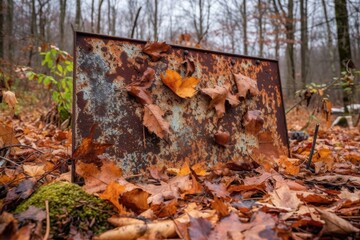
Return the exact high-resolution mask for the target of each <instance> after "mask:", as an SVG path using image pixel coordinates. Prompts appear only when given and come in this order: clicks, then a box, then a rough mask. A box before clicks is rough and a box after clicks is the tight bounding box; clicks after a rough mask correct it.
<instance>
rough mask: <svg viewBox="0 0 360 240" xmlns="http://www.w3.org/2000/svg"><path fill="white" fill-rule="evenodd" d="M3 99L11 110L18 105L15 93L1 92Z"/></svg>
mask: <svg viewBox="0 0 360 240" xmlns="http://www.w3.org/2000/svg"><path fill="white" fill-rule="evenodd" d="M2 94H3V99H4V101H5V102H6V103H7V104H8V105H9V107H11V108H15V105H16V104H17V103H18V101H17V100H16V96H15V93H13V92H11V91H3V93H2Z"/></svg>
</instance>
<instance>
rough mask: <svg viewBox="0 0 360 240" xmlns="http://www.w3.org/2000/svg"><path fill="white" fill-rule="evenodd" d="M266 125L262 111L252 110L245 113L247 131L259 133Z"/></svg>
mask: <svg viewBox="0 0 360 240" xmlns="http://www.w3.org/2000/svg"><path fill="white" fill-rule="evenodd" d="M263 125H264V119H263V118H262V114H261V111H259V110H251V111H248V112H247V113H246V115H245V129H246V131H247V132H249V133H252V134H257V133H258V132H259V131H260V130H261V129H262V128H263Z"/></svg>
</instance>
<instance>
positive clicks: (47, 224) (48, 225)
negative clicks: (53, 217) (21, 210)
mask: <svg viewBox="0 0 360 240" xmlns="http://www.w3.org/2000/svg"><path fill="white" fill-rule="evenodd" d="M45 208H46V232H45V236H44V238H43V240H47V239H49V235H50V213H49V201H48V200H45Z"/></svg>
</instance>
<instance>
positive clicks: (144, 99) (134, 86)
mask: <svg viewBox="0 0 360 240" xmlns="http://www.w3.org/2000/svg"><path fill="white" fill-rule="evenodd" d="M154 79H155V70H154V69H152V68H147V69H146V71H145V72H144V74H143V76H142V77H141V78H140V79H138V80H137V81H136V82H133V83H131V84H129V85H128V86H126V88H125V89H126V91H127V92H128V93H129V94H130V95H132V96H134V97H136V98H137V99H138V101H139V102H140V103H142V104H144V105H145V104H152V103H153V100H152V98H151V94H150V92H149V91H147V89H148V88H149V87H151V85H152V83H153V82H154Z"/></svg>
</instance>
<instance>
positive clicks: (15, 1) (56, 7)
mask: <svg viewBox="0 0 360 240" xmlns="http://www.w3.org/2000/svg"><path fill="white" fill-rule="evenodd" d="M0 14H1V15H0V20H1V22H0V33H1V35H0V58H1V59H3V62H2V71H3V72H4V73H6V74H10V76H14V72H15V71H20V70H23V68H14V66H18V67H21V66H27V67H31V68H33V69H34V71H36V72H39V71H40V72H41V71H45V70H43V69H40V67H41V65H40V63H41V61H42V56H40V55H39V53H38V52H39V47H43V48H44V46H45V44H53V45H55V46H57V47H59V48H60V49H61V50H65V51H67V52H69V53H70V54H72V48H73V30H79V31H87V32H95V33H101V34H109V35H115V36H121V37H129V38H137V39H143V40H159V41H166V42H168V43H172V44H183V45H187V46H193V47H202V48H206V49H212V50H219V51H225V52H231V53H236V54H243V55H252V56H259V57H264V58H276V59H279V60H280V69H281V74H282V82H283V84H282V85H283V92H284V95H285V98H286V99H291V98H293V97H294V96H295V94H294V93H295V91H296V90H299V89H302V88H304V87H305V86H306V84H309V83H329V82H331V81H332V79H333V77H339V76H340V68H341V67H344V65H342V62H343V61H344V60H346V59H352V62H353V63H354V64H355V66H356V67H359V65H360V64H359V63H360V1H359V0H335V1H326V0H288V1H283V0H253V1H245V0H184V1H176V0H121V1H117V0H59V1H50V0H1V1H0ZM339 47H340V49H342V50H341V51H342V53H341V56H339ZM40 49H41V48H40ZM41 50H42V51H45V50H46V49H41ZM9 66H12V67H9ZM17 77H19V76H17ZM20 77H21V75H20ZM10 79H11V80H12V84H13V86H14V87H15V86H17V87H18V89H19V88H20V89H19V90H22V88H25V89H23V90H26V89H28V88H29V85H28V84H29V83H27V82H25V81H26V80H24V81H21V80H16V79H15V78H14V77H10ZM3 85H4V84H3ZM2 87H4V86H2ZM341 95H342V91H341V89H340V87H335V88H332V90H331V91H330V96H331V98H332V102H333V104H334V103H335V104H338V105H339V104H341V99H342V96H341Z"/></svg>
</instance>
